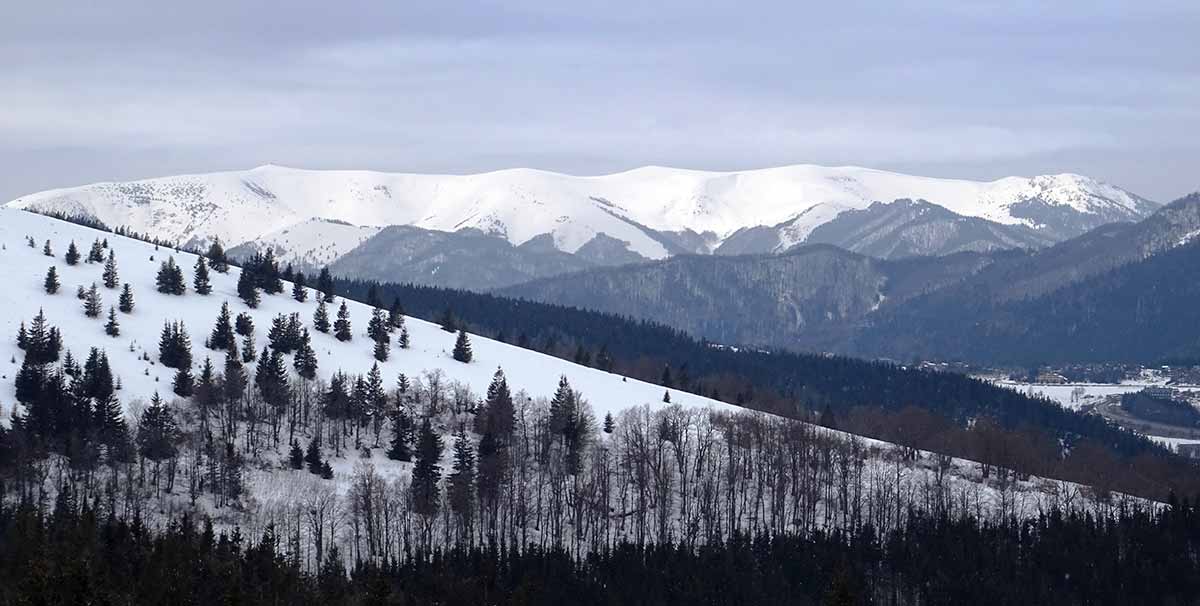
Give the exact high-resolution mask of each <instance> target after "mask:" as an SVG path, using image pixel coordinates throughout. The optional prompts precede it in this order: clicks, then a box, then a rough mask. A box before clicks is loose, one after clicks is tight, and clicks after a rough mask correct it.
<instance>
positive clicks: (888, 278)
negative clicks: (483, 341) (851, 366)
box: [499, 245, 991, 348]
mask: <svg viewBox="0 0 1200 606" xmlns="http://www.w3.org/2000/svg"><path fill="white" fill-rule="evenodd" d="M989 262H991V258H990V257H989V256H987V255H981V254H975V253H964V254H960V255H953V256H951V257H945V258H937V259H934V258H921V259H909V260H905V261H881V260H878V259H873V258H870V257H866V256H863V255H859V254H855V253H850V252H847V251H844V250H841V249H838V248H835V247H833V246H824V245H816V246H805V247H800V248H797V249H795V250H793V251H791V252H788V253H785V254H782V255H745V256H695V255H688V256H678V257H674V258H672V259H669V260H666V261H660V262H654V263H645V264H642V265H637V266H628V267H618V268H610V269H597V270H591V271H585V272H580V273H576V274H571V275H568V276H561V277H557V278H550V279H545V280H538V281H534V282H530V283H527V284H522V285H518V286H514V287H510V288H506V289H503V290H501V291H499V292H500V294H503V295H506V296H516V297H523V298H527V299H531V300H537V301H543V302H553V303H558V304H562V305H570V306H576V307H583V308H590V309H597V310H601V311H606V312H610V313H615V314H621V315H626V316H630V317H634V318H642V319H649V320H655V321H658V322H661V323H664V324H667V325H669V326H674V327H676V328H680V329H683V330H686V331H688V332H690V333H692V334H695V335H698V336H702V337H705V338H708V339H710V340H715V341H718V342H725V343H753V344H759V345H771V346H779V347H792V348H805V347H812V346H816V345H818V344H820V343H823V342H826V341H828V340H830V339H832V338H833V337H834V336H836V335H838V334H840V333H842V332H844V330H845V329H846V327H848V326H850V325H853V324H854V323H855V322H857V321H858V320H860V319H861V318H863V317H865V316H867V315H869V314H871V313H873V312H874V311H875V310H877V309H878V308H879V307H880V306H881V305H884V304H889V305H890V304H895V303H898V302H900V301H904V300H906V299H908V298H911V297H913V296H915V295H918V294H920V293H923V292H926V291H927V290H930V289H934V288H937V287H939V286H941V285H943V284H945V283H947V282H952V281H955V280H958V279H961V278H962V276H964V275H966V274H969V273H971V272H974V271H977V270H978V269H979V268H980V267H982V266H984V265H986V264H987V263H989Z"/></svg>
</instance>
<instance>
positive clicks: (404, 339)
mask: <svg viewBox="0 0 1200 606" xmlns="http://www.w3.org/2000/svg"><path fill="white" fill-rule="evenodd" d="M396 342H397V344H399V345H400V349H408V345H409V342H408V327H407V326H402V327H400V337H399V338H398V339H396Z"/></svg>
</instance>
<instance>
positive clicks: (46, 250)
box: [42, 240, 54, 257]
mask: <svg viewBox="0 0 1200 606" xmlns="http://www.w3.org/2000/svg"><path fill="white" fill-rule="evenodd" d="M42 254H43V255H46V256H47V257H53V256H54V249H53V248H50V241H49V240H46V245H45V246H42Z"/></svg>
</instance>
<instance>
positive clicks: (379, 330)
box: [367, 309, 390, 341]
mask: <svg viewBox="0 0 1200 606" xmlns="http://www.w3.org/2000/svg"><path fill="white" fill-rule="evenodd" d="M387 327H388V324H387V320H386V319H384V316H383V311H382V310H380V309H372V310H371V319H370V320H369V321H368V322H367V338H369V339H371V340H372V341H379V340H381V339H388V338H390V337H388V328H387Z"/></svg>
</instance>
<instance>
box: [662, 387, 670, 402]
mask: <svg viewBox="0 0 1200 606" xmlns="http://www.w3.org/2000/svg"><path fill="white" fill-rule="evenodd" d="M663 403H664V404H670V403H671V390H669V389H668V390H666V391H664V392H663Z"/></svg>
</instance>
